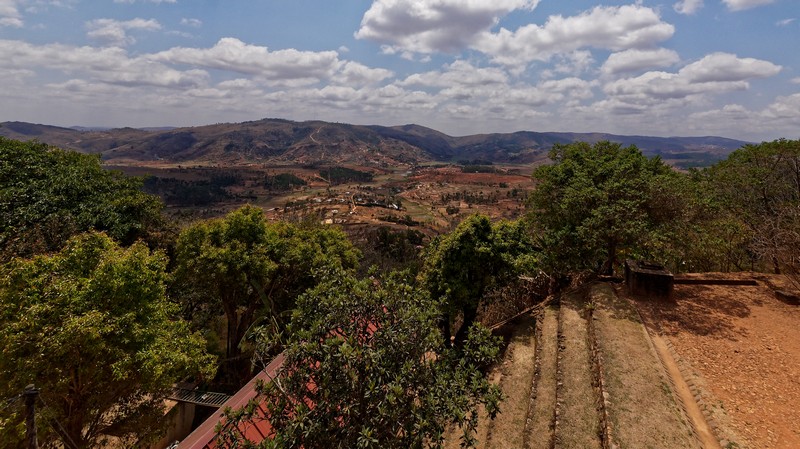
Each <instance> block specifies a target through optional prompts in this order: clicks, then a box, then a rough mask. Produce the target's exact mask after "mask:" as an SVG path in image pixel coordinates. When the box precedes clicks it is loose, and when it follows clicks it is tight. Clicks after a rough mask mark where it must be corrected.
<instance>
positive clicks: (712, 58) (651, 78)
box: [603, 53, 781, 106]
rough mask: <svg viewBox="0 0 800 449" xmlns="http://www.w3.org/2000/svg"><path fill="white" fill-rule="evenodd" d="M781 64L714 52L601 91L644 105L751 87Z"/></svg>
mask: <svg viewBox="0 0 800 449" xmlns="http://www.w3.org/2000/svg"><path fill="white" fill-rule="evenodd" d="M780 70H781V66H779V65H776V64H773V63H771V62H769V61H763V60H759V59H753V58H739V57H737V56H736V55H732V54H729V53H713V54H710V55H708V56H706V57H704V58H702V59H700V60H699V61H696V62H693V63H691V64H688V65H686V66H685V67H683V68H682V69H680V70H679V71H678V72H677V73H669V72H657V71H654V72H647V73H645V74H643V75H640V76H638V77H634V78H625V79H620V80H616V81H613V82H610V83H608V84H606V85H605V86H604V89H603V90H604V92H605V93H606V94H607V95H608V96H609V97H610V98H611V99H612V100H616V101H619V102H622V103H624V104H627V105H635V106H644V105H652V104H657V103H659V102H663V101H665V100H687V99H690V98H692V97H698V96H704V95H709V94H719V93H724V92H732V91H737V90H746V89H748V88H749V87H750V84H749V82H748V81H749V80H751V79H756V78H766V77H770V76H774V75H776V74H778V72H780Z"/></svg>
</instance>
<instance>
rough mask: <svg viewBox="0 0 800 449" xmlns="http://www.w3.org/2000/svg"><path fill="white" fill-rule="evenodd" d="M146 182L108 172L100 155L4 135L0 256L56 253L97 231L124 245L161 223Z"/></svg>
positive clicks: (157, 204) (0, 170)
mask: <svg viewBox="0 0 800 449" xmlns="http://www.w3.org/2000/svg"><path fill="white" fill-rule="evenodd" d="M141 185H142V182H141V180H139V179H136V178H130V177H126V176H124V175H123V174H122V173H119V172H114V171H107V170H104V169H103V168H102V167H101V165H100V157H99V156H95V155H87V154H80V153H76V152H73V151H63V150H59V149H57V148H54V147H49V146H47V145H44V144H41V143H37V142H18V141H15V140H10V139H6V138H3V137H0V248H2V251H0V253H2V254H0V256H3V257H4V258H6V259H8V258H10V257H11V256H15V255H18V256H24V257H27V256H30V255H32V254H37V253H42V252H49V251H55V250H58V249H60V248H61V246H62V245H63V244H64V242H66V240H67V239H68V238H69V237H70V236H72V235H75V234H77V233H81V232H85V231H89V230H98V231H104V232H106V233H107V234H108V235H109V236H110V237H112V238H114V239H116V240H118V241H120V242H122V243H123V244H125V245H128V244H131V243H133V242H134V241H135V240H136V239H139V238H143V237H147V236H148V233H150V232H155V230H156V229H158V228H160V225H161V223H162V218H161V215H160V214H161V210H162V207H163V205H162V203H161V201H160V200H159V199H158V198H157V197H155V196H151V195H147V194H145V193H143V192H142V191H141V190H140V188H141Z"/></svg>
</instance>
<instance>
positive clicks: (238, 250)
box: [175, 206, 359, 388]
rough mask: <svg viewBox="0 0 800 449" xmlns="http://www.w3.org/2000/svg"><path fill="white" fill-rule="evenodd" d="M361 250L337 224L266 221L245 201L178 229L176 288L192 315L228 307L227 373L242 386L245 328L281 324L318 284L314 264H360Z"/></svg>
mask: <svg viewBox="0 0 800 449" xmlns="http://www.w3.org/2000/svg"><path fill="white" fill-rule="evenodd" d="M358 257H359V255H358V251H357V250H356V249H354V248H353V246H352V245H351V244H350V242H349V241H348V240H347V238H346V236H345V235H344V233H342V232H341V231H340V230H338V229H335V228H330V227H319V226H316V227H315V226H308V225H306V226H298V225H294V224H290V223H285V222H275V223H268V222H267V221H266V220H265V218H264V213H263V211H262V210H261V209H259V208H257V207H252V206H245V207H242V208H241V209H238V210H236V211H234V212H231V213H230V214H228V216H226V217H225V218H222V219H216V220H210V221H205V222H200V223H197V224H195V225H193V226H190V227H188V228H186V229H184V230H183V232H181V234H180V236H179V237H178V242H177V248H176V270H175V275H176V286H177V291H178V292H177V293H176V296H179V297H180V298H181V299H182V301H183V304H184V307H185V310H186V313H187V314H188V315H190V316H192V317H194V318H197V317H204V316H215V315H219V314H224V316H225V322H226V327H227V328H226V331H225V336H226V338H225V352H224V355H225V359H224V363H223V373H222V374H223V375H225V376H227V377H228V379H225V381H227V382H229V383H231V384H234V386H235V387H236V388H238V387H239V386H241V384H242V383H243V382H245V381H247V380H248V379H249V376H250V357H251V356H252V351H249V350H248V351H245V350H243V346H244V341H245V337H246V335H248V331H252V330H253V328H254V325H257V324H263V323H266V324H265V325H268V326H271V328H272V332H280V331H282V329H283V327H284V325H285V323H286V321H287V320H288V316H287V315H286V314H287V312H288V311H290V310H292V309H293V308H294V306H295V299H296V297H297V296H298V295H300V293H302V292H303V291H305V290H306V289H308V288H310V287H312V286H313V285H315V279H314V277H313V276H312V272H313V271H314V270H315V269H320V268H322V267H328V266H338V267H343V268H346V269H350V268H355V267H356V266H357V264H358ZM201 324H205V323H202V320H201Z"/></svg>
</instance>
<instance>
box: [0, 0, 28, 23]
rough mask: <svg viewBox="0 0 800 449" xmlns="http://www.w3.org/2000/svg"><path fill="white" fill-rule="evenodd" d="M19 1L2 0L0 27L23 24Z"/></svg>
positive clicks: (0, 5)
mask: <svg viewBox="0 0 800 449" xmlns="http://www.w3.org/2000/svg"><path fill="white" fill-rule="evenodd" d="M17 3H18V2H17V1H16V0H0V27H4V26H9V27H16V28H19V27H21V26H22V25H23V22H22V15H21V14H20V12H19V7H18V5H17Z"/></svg>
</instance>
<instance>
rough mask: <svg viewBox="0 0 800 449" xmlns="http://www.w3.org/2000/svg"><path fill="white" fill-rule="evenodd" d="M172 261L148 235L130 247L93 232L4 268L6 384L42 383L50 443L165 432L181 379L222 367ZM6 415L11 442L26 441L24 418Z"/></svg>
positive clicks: (2, 375)
mask: <svg viewBox="0 0 800 449" xmlns="http://www.w3.org/2000/svg"><path fill="white" fill-rule="evenodd" d="M166 262H167V261H166V257H165V255H164V254H163V253H161V252H155V253H151V252H150V250H148V248H147V247H146V246H145V245H144V244H142V243H136V244H134V245H133V246H131V247H130V248H127V249H125V248H120V247H119V246H118V245H117V244H116V243H115V242H114V241H113V240H112V239H110V238H109V237H108V236H106V235H105V234H101V233H89V234H85V235H80V236H77V237H75V238H73V239H71V240H69V241H68V242H67V244H66V246H65V247H64V249H63V250H62V251H61V252H59V253H57V254H54V255H50V256H39V257H36V258H34V259H32V260H20V259H14V260H12V261H11V262H10V263H8V264H6V265H5V266H3V268H2V269H1V270H0V348H2V357H0V391H2V395H3V396H4V397H5V396H11V395H13V394H15V393H18V392H21V391H22V390H23V389H24V388H25V386H26V385H28V384H35V385H36V386H37V387H38V388H40V389H41V398H42V399H43V403H44V404H45V407H44V408H42V407H41V405H42V404H40V405H39V406H40V408H39V419H38V424H39V426H40V429H39V434H40V439H41V440H43V442H44V443H45V444H46V445H48V447H55V446H56V445H57V444H56V443H55V441H58V440H61V442H62V443H61V444H63V445H64V446H65V447H73V445H72V444H71V443H74V445H76V446H77V447H79V448H88V447H96V446H97V445H100V444H102V442H103V440H104V439H105V438H107V437H109V436H115V437H118V438H121V439H122V441H124V442H126V445H131V444H133V443H135V442H137V441H140V440H143V439H144V440H146V439H147V438H148V437H150V438H152V437H158V436H160V435H159V434H158V432H157V430H158V429H159V428H160V427H161V425H162V423H161V422H160V421H162V419H161V417H162V416H163V413H164V405H163V398H164V397H165V395H166V393H167V392H168V391H169V390H170V389H171V387H172V385H173V383H174V382H176V381H178V380H180V379H181V378H183V377H184V376H186V375H197V374H201V375H211V374H213V369H214V368H213V358H212V357H211V356H209V355H208V354H207V353H206V352H205V351H204V349H203V348H204V345H205V343H204V342H203V340H202V338H201V337H200V336H199V335H198V334H193V333H191V332H189V329H188V324H187V323H185V322H183V321H181V320H176V319H175V318H174V317H175V315H176V314H177V312H178V310H177V307H176V306H175V305H174V304H172V303H171V302H169V301H168V300H167V298H166V294H165V291H166V288H165V279H166V276H167V275H166V272H165V268H166ZM4 418H5V422H4V423H3V424H2V425H0V429H2V430H0V432H2V435H0V441H3V442H4V443H3V446H4V447H21V446H23V445H22V444H20V439H19V437H20V435H19V432H20V430H21V429H20V423H19V421H15V420H14V419H13V417H9V416H5V417H4ZM45 423H58V425H53V426H52V427H51V426H47V425H46V424H45ZM59 426H61V427H59ZM52 428H63V431H62V435H57V434H55V433H54V432H53V431H52ZM23 434H24V433H23Z"/></svg>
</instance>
